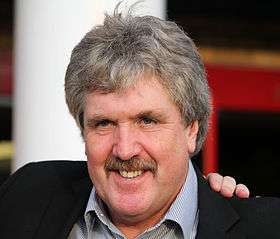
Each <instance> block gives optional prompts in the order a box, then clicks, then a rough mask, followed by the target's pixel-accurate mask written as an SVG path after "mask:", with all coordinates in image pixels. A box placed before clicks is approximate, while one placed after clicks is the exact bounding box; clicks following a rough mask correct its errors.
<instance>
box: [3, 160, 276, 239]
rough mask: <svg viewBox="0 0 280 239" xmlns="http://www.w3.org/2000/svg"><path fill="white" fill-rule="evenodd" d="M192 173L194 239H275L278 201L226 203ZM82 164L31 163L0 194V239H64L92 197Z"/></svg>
mask: <svg viewBox="0 0 280 239" xmlns="http://www.w3.org/2000/svg"><path fill="white" fill-rule="evenodd" d="M196 171H197V176H198V186H199V189H198V194H199V200H198V201H199V224H198V231H197V238H198V239H208V238H209V239H222V238H228V239H245V238H247V239H250V238H252V239H258V238H262V239H274V238H275V239H276V238H277V239H280V200H279V199H275V198H251V199H245V200H244V199H242V200H241V199H237V198H232V199H225V198H223V197H221V196H220V195H219V194H217V193H214V192H212V191H211V190H210V189H209V186H208V184H207V182H206V181H205V180H204V179H203V177H202V176H201V174H200V173H199V172H198V170H197V169H196ZM91 187H92V184H91V181H90V179H89V176H88V173H87V166H86V163H85V162H71V161H51V162H41V163H31V164H28V165H27V166H24V167H23V168H21V169H20V170H18V171H17V172H16V173H15V174H14V175H12V176H11V177H10V178H9V179H8V180H7V181H6V182H5V183H4V184H3V185H2V187H1V190H0V238H1V239H66V238H67V237H68V234H69V233H70V231H71V229H72V227H73V225H74V223H75V222H77V220H78V218H79V217H81V216H82V215H83V213H84V210H85V207H86V204H87V201H88V197H89V194H90V191H91Z"/></svg>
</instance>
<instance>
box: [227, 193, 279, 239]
mask: <svg viewBox="0 0 280 239" xmlns="http://www.w3.org/2000/svg"><path fill="white" fill-rule="evenodd" d="M229 202H230V204H231V205H232V207H233V208H234V209H235V211H236V212H237V214H238V215H239V217H240V221H239V227H240V228H242V229H243V230H244V231H246V232H247V234H248V235H250V236H251V237H252V238H259V236H260V235H263V238H280V231H279V228H280V220H279V218H280V199H279V198H272V197H258V198H248V199H238V198H232V199H230V200H229ZM251 237H249V238H251Z"/></svg>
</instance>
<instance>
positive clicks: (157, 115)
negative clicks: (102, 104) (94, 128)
mask: <svg viewBox="0 0 280 239" xmlns="http://www.w3.org/2000/svg"><path fill="white" fill-rule="evenodd" d="M143 117H150V118H153V119H156V120H159V121H164V120H165V119H166V117H167V116H166V115H165V114H164V113H163V112H161V111H160V110H144V111H141V112H139V113H137V114H136V115H134V116H131V117H129V119H133V120H134V119H140V118H143ZM102 120H109V121H116V120H115V119H114V118H112V117H110V116H107V115H105V114H98V113H96V114H92V115H91V116H90V118H88V119H87V121H86V123H85V124H86V125H87V126H91V125H94V124H95V123H96V122H99V121H102Z"/></svg>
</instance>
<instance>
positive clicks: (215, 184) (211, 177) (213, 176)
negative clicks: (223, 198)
mask: <svg viewBox="0 0 280 239" xmlns="http://www.w3.org/2000/svg"><path fill="white" fill-rule="evenodd" d="M207 180H208V181H209V185H210V187H211V189H212V190H214V191H216V192H220V191H221V187H222V183H223V176H221V175H220V174H218V173H209V174H208V175H207Z"/></svg>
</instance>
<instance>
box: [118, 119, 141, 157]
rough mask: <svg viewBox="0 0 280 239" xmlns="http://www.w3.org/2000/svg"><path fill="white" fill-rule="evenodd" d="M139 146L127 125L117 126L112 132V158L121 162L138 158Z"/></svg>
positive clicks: (132, 131) (131, 129)
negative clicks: (116, 158)
mask: <svg viewBox="0 0 280 239" xmlns="http://www.w3.org/2000/svg"><path fill="white" fill-rule="evenodd" d="M140 152H141V145H140V143H139V141H138V137H137V133H136V132H135V130H134V129H133V127H131V126H129V125H118V127H116V129H115V132H114V143H113V156H114V157H118V158H120V159H122V160H129V159H131V158H132V157H135V156H139V153H140Z"/></svg>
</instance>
